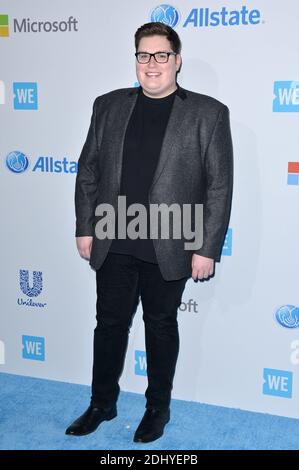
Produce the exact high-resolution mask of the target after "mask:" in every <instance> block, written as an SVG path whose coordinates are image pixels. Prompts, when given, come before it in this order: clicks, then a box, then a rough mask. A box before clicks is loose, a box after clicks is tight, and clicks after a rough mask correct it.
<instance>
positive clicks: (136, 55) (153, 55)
mask: <svg viewBox="0 0 299 470" xmlns="http://www.w3.org/2000/svg"><path fill="white" fill-rule="evenodd" d="M139 54H148V56H149V59H148V61H147V62H139V60H138V55H139ZM156 54H167V60H166V62H159V61H158V60H157V58H156ZM134 55H135V57H136V60H137V62H138V64H148V63H149V62H150V60H151V58H152V57H153V58H154V59H155V61H156V62H157V64H167V62H168V61H169V57H170V56H171V55H174V56H176V55H177V53H176V52H172V51H171V52H166V51H158V52H154V53H153V54H151V53H150V52H142V51H139V52H135V54H134Z"/></svg>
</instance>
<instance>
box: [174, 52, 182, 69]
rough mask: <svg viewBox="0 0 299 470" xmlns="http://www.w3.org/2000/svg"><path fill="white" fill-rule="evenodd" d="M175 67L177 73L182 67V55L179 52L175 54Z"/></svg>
mask: <svg viewBox="0 0 299 470" xmlns="http://www.w3.org/2000/svg"><path fill="white" fill-rule="evenodd" d="M175 58H176V67H177V73H179V72H180V71H181V68H182V63H183V61H182V56H181V54H177V55H176V57H175Z"/></svg>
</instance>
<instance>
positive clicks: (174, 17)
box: [151, 3, 180, 28]
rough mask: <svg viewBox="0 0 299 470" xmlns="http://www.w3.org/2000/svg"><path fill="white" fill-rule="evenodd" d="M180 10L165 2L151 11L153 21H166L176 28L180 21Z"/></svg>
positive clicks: (165, 22) (168, 24)
mask: <svg viewBox="0 0 299 470" xmlns="http://www.w3.org/2000/svg"><path fill="white" fill-rule="evenodd" d="M179 18H180V15H179V12H178V10H177V9H176V8H174V7H173V6H171V5H167V4H166V3H163V4H162V5H158V6H157V7H156V8H154V9H153V10H152V12H151V21H154V22H158V21H159V22H160V23H164V24H166V25H167V26H171V28H174V27H175V26H176V25H177V24H178V22H179Z"/></svg>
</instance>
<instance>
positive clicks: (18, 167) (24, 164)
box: [6, 151, 29, 173]
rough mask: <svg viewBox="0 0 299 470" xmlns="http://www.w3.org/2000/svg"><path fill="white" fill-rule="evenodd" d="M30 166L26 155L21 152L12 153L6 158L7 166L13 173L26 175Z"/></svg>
mask: <svg viewBox="0 0 299 470" xmlns="http://www.w3.org/2000/svg"><path fill="white" fill-rule="evenodd" d="M28 165H29V160H28V158H27V157H26V155H25V154H24V153H22V152H19V151H14V152H10V153H9V154H8V155H7V157H6V166H7V168H8V169H9V170H10V171H12V172H13V173H24V171H26V170H27V168H28Z"/></svg>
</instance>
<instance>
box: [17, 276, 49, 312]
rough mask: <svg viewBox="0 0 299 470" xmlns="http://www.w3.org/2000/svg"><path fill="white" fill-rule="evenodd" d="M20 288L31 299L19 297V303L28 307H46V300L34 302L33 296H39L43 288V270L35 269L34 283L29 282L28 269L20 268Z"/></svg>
mask: <svg viewBox="0 0 299 470" xmlns="http://www.w3.org/2000/svg"><path fill="white" fill-rule="evenodd" d="M19 275H20V278H19V280H20V289H21V291H22V292H23V294H25V295H26V296H27V297H29V299H22V298H19V299H18V305H25V306H27V307H42V308H43V307H45V306H46V305H47V303H46V302H34V301H33V300H32V298H33V297H38V296H39V295H40V294H41V292H42V290H43V273H42V272H41V271H33V273H32V285H30V282H29V271H28V269H20V274H19Z"/></svg>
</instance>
